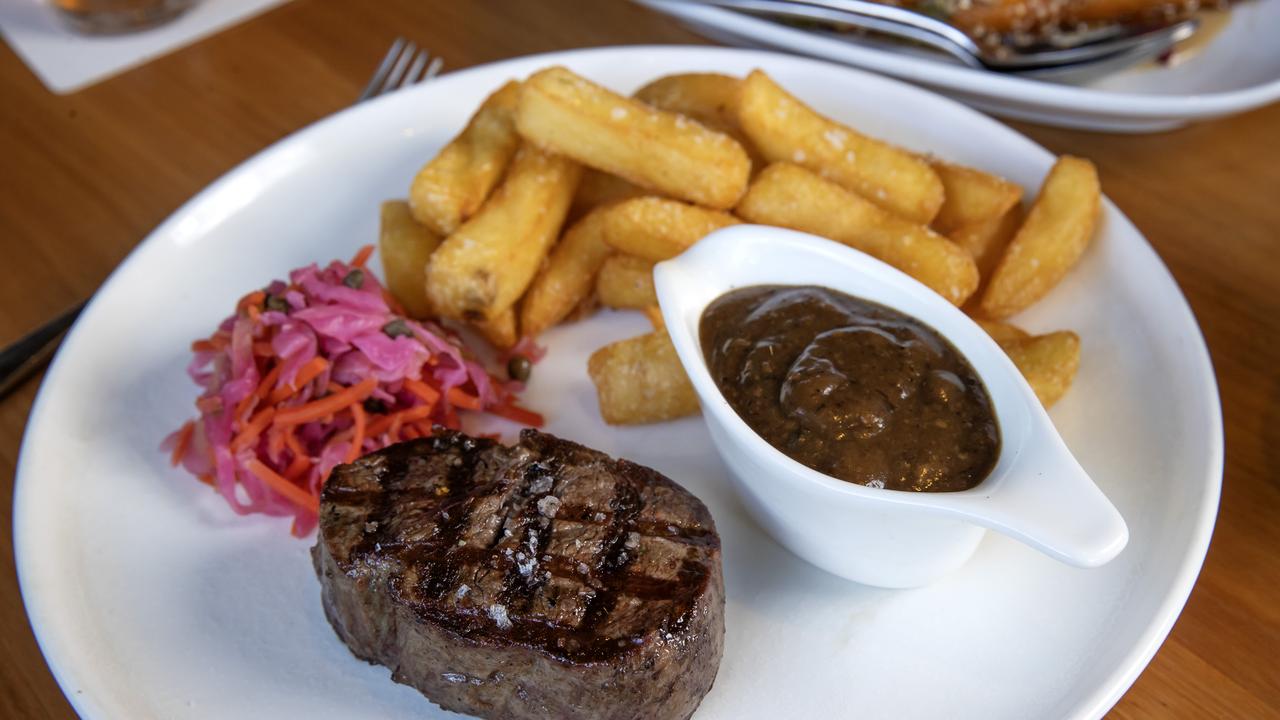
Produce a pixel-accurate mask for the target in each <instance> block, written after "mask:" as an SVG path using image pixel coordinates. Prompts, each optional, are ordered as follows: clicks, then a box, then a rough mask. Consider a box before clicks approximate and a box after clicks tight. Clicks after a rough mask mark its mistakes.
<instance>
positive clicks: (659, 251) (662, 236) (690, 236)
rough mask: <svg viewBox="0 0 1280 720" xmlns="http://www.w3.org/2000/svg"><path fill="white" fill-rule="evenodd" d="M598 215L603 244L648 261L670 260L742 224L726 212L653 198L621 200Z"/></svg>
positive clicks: (677, 201)
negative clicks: (714, 233)
mask: <svg viewBox="0 0 1280 720" xmlns="http://www.w3.org/2000/svg"><path fill="white" fill-rule="evenodd" d="M599 212H600V215H601V216H602V220H603V221H604V239H605V242H607V243H609V245H610V246H611V247H613V248H614V249H615V250H617V251H619V252H622V253H625V254H627V255H634V256H636V257H639V258H644V259H645V260H649V261H651V262H662V261H663V260H667V259H669V258H673V257H675V256H677V255H679V254H680V253H682V252H684V251H685V250H688V249H689V247H690V246H691V245H693V244H694V243H696V242H698V241H699V240H701V239H702V238H703V237H705V236H706V235H707V233H710V232H712V231H713V230H719V229H720V228H724V227H729V226H730V225H737V224H739V223H741V222H742V221H741V220H739V219H737V218H735V217H734V216H732V215H730V214H729V213H727V212H722V211H720V210H708V209H706V208H700V207H698V206H696V205H689V204H687V203H682V202H680V201H679V200H666V199H664V198H656V197H642V198H634V199H631V200H623V201H622V202H620V203H616V204H614V205H610V206H609V207H607V208H602V209H601V210H600V211H599Z"/></svg>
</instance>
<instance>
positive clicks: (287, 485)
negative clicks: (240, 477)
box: [245, 458, 319, 512]
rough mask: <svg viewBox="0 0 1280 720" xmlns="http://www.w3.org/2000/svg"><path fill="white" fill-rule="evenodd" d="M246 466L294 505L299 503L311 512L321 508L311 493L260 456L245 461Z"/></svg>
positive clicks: (299, 505)
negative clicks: (290, 480)
mask: <svg viewBox="0 0 1280 720" xmlns="http://www.w3.org/2000/svg"><path fill="white" fill-rule="evenodd" d="M245 467H246V468H248V469H249V472H251V473H253V474H254V476H255V477H257V478H258V479H259V480H261V481H262V482H264V483H266V485H267V487H269V488H271V489H272V490H275V491H276V494H278V495H280V496H282V497H284V498H285V499H286V500H288V501H289V502H291V503H293V504H294V505H297V506H298V507H300V508H303V509H304V510H310V511H311V512H317V511H318V510H319V504H318V503H317V502H316V498H315V497H314V496H313V495H312V494H311V493H309V492H307V491H306V490H303V489H302V488H300V487H298V486H297V485H294V484H293V483H291V482H289V481H288V480H286V479H285V478H284V477H283V476H282V475H280V474H279V473H277V472H276V471H275V470H272V469H271V468H269V467H267V466H266V465H264V464H263V463H262V461H261V460H259V459H258V458H253V459H252V460H250V461H249V462H247V463H245Z"/></svg>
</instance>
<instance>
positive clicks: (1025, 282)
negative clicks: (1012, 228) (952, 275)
mask: <svg viewBox="0 0 1280 720" xmlns="http://www.w3.org/2000/svg"><path fill="white" fill-rule="evenodd" d="M1101 198H1102V191H1101V188H1100V187H1099V185H1098V171H1097V168H1095V167H1094V166H1093V163H1091V162H1089V161H1088V160H1083V159H1081V158H1076V157H1071V156H1069V155H1064V156H1062V157H1060V158H1058V162H1057V163H1056V164H1055V165H1054V166H1053V169H1052V170H1050V171H1049V176H1048V177H1047V178H1045V181H1044V185H1043V186H1042V187H1041V188H1040V195H1039V196H1038V197H1036V201H1035V203H1034V204H1033V205H1032V206H1031V211H1030V212H1029V213H1027V220H1026V222H1024V223H1023V224H1022V227H1021V228H1019V229H1018V233H1017V234H1016V235H1014V236H1013V240H1012V241H1010V242H1009V248H1008V250H1006V251H1005V254H1004V257H1002V258H1001V259H1000V262H999V264H997V265H996V269H995V271H994V272H993V273H992V275H991V281H990V282H989V283H988V284H987V289H986V290H985V291H983V294H982V302H981V304H980V306H979V307H980V309H981V311H982V314H983V315H986V316H987V317H991V318H1004V317H1009V316H1010V315H1013V314H1015V313H1017V312H1019V311H1021V310H1023V309H1025V308H1027V307H1028V306H1029V305H1031V304H1032V303H1034V302H1035V301H1037V300H1039V299H1040V298H1042V297H1044V296H1045V294H1046V293H1048V292H1049V291H1050V290H1052V289H1053V288H1054V286H1055V285H1057V284H1058V283H1059V282H1060V281H1061V280H1062V278H1063V277H1064V276H1065V275H1066V274H1067V271H1068V270H1070V269H1071V268H1072V267H1073V266H1075V264H1076V262H1077V261H1079V260H1080V256H1081V255H1083V254H1084V251H1085V248H1087V247H1089V241H1090V240H1092V239H1093V231H1094V228H1095V226H1096V225H1097V222H1098V207H1099V205H1100V203H1101Z"/></svg>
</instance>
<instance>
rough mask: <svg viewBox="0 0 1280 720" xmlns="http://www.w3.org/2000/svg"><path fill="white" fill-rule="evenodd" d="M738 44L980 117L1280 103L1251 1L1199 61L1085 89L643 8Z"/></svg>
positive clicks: (1111, 127) (719, 15)
mask: <svg viewBox="0 0 1280 720" xmlns="http://www.w3.org/2000/svg"><path fill="white" fill-rule="evenodd" d="M635 1H636V2H639V3H640V4H642V5H646V6H648V7H650V8H652V9H654V10H657V11H659V12H663V13H666V14H668V15H671V16H673V17H676V18H679V19H680V20H682V21H683V22H685V23H687V24H689V25H692V26H694V27H696V28H697V29H699V30H700V31H702V32H704V33H706V34H707V35H708V37H714V38H715V39H717V40H723V41H725V42H728V43H730V44H745V45H748V46H759V47H768V48H774V49H777V50H785V51H788V52H794V53H800V54H802V55H810V56H813V57H818V58H823V59H827V60H834V61H836V62H841V63H845V64H848V65H853V66H856V67H860V68H864V69H867V70H875V71H876V72H880V73H884V74H886V75H890V76H893V77H896V78H899V79H902V80H907V81H909V82H913V83H917V84H919V85H924V86H925V87H928V88H931V89H934V90H937V91H938V92H941V93H943V94H946V95H949V96H951V97H953V98H955V99H957V100H960V101H961V102H965V103H968V104H969V105H972V106H974V107H976V108H979V109H982V110H985V111H987V112H991V113H995V114H997V115H1001V116H1004V117H1010V118H1016V119H1020V120H1030V121H1032V122H1038V123H1043V124H1045V125H1057V126H1061V127H1071V128H1081V129H1087V130H1104V131H1112V132H1148V131H1153V130H1168V129H1171V128H1175V127H1178V126H1180V125H1185V124H1186V123H1188V122H1193V121H1197V120H1207V119H1210V118H1214V117H1220V116H1224V115H1233V114H1235V113H1239V112H1244V111H1245V110H1251V109H1253V108H1257V107H1262V106H1263V105H1267V104H1269V103H1272V102H1275V101H1276V100H1278V99H1280V43H1277V42H1275V38H1276V36H1277V35H1280V3H1277V2H1272V1H1270V0H1246V1H1245V2H1241V3H1240V4H1239V5H1236V6H1235V7H1234V8H1233V9H1232V10H1231V14H1230V17H1229V19H1228V20H1227V25H1226V27H1225V28H1224V29H1223V30H1222V32H1221V34H1219V35H1218V36H1217V37H1215V38H1213V40H1212V42H1210V43H1209V45H1208V46H1207V47H1206V48H1205V49H1204V50H1203V52H1201V53H1200V54H1199V55H1197V56H1195V57H1193V58H1191V59H1190V60H1188V61H1187V62H1185V63H1183V64H1180V65H1176V66H1174V67H1167V68H1157V67H1154V66H1150V65H1148V66H1145V67H1134V68H1131V69H1128V70H1125V71H1123V72H1119V73H1115V74H1112V75H1108V76H1107V77H1105V78H1102V79H1100V80H1096V81H1094V82H1091V83H1087V84H1085V85H1082V86H1078V87H1077V86H1071V85H1060V84H1055V83H1048V82H1041V81H1038V80H1032V79H1029V78H1022V77H1017V76H1013V75H1001V74H998V73H992V72H986V71H983V70H975V69H972V68H967V67H962V66H960V65H951V64H947V63H943V62H937V61H935V60H931V59H929V58H924V57H919V56H915V55H911V54H907V53H903V52H898V51H894V50H886V49H882V48H877V47H871V46H868V45H860V44H858V43H857V42H856V41H846V40H842V39H835V38H831V37H825V36H822V35H819V34H816V33H811V32H805V31H803V30H799V29H796V28H793V27H788V26H786V25H780V24H778V23H774V22H769V21H766V20H761V19H758V18H753V17H748V16H746V15H743V14H741V13H737V12H733V11H730V10H725V9H722V8H715V7H710V6H706V5H697V4H696V3H691V2H687V0H635Z"/></svg>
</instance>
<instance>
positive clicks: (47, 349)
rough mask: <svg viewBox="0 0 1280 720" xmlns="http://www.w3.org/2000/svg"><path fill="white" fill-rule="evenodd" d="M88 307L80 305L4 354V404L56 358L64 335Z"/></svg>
mask: <svg viewBox="0 0 1280 720" xmlns="http://www.w3.org/2000/svg"><path fill="white" fill-rule="evenodd" d="M84 305H85V304H84V302H79V303H76V305H75V306H74V307H72V308H71V309H69V310H67V311H65V312H63V313H62V314H61V315H59V316H58V317H56V318H54V319H52V320H50V321H49V322H47V323H45V324H44V325H41V326H40V327H38V328H36V329H35V330H32V331H31V332H29V333H27V334H26V335H24V336H23V337H22V338H20V339H19V340H17V341H15V342H14V343H13V344H11V345H9V346H8V347H6V348H5V349H4V350H0V400H3V399H4V398H6V397H8V396H9V394H10V393H11V392H13V391H14V390H15V389H17V388H18V387H19V386H21V385H22V383H23V382H24V381H25V380H26V379H27V378H29V377H31V376H32V375H34V374H35V372H36V371H37V370H39V369H40V368H42V367H44V364H45V363H47V362H48V361H49V358H51V357H53V351H54V350H56V349H57V348H58V344H59V343H60V342H61V340H62V334H63V333H64V332H66V330H67V328H69V327H71V324H72V323H74V322H75V321H76V318H77V317H79V315H80V311H81V310H83V309H84Z"/></svg>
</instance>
